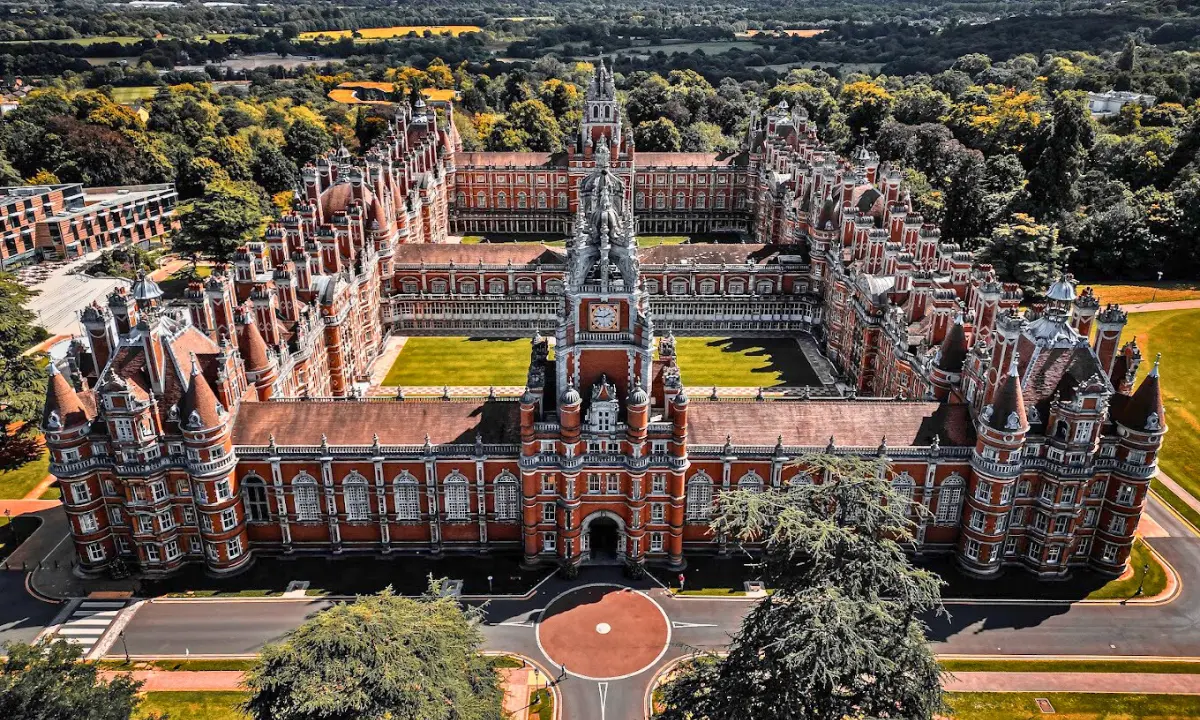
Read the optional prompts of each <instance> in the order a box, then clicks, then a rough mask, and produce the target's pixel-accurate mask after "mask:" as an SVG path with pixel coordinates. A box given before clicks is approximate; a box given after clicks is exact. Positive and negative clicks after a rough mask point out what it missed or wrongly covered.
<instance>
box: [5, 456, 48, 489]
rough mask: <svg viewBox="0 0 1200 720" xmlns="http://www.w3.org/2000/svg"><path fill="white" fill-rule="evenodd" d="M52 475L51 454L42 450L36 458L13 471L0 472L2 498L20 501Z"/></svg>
mask: <svg viewBox="0 0 1200 720" xmlns="http://www.w3.org/2000/svg"><path fill="white" fill-rule="evenodd" d="M49 474H50V452H49V451H48V450H42V451H41V452H40V453H39V454H38V456H37V457H36V458H34V459H33V460H30V461H29V462H27V463H25V464H24V465H21V466H19V467H17V468H14V469H12V470H0V498H6V499H13V500H20V499H21V498H23V497H25V496H26V495H28V494H29V491H30V490H33V489H34V488H35V487H37V486H38V483H40V482H41V481H42V480H45V479H46V476H47V475H49Z"/></svg>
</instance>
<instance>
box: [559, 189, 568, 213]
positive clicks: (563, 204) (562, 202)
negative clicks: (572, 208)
mask: <svg viewBox="0 0 1200 720" xmlns="http://www.w3.org/2000/svg"><path fill="white" fill-rule="evenodd" d="M558 209H559V210H566V209H567V194H566V193H565V192H564V193H559V194H558Z"/></svg>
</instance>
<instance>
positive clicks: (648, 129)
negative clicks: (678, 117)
mask: <svg viewBox="0 0 1200 720" xmlns="http://www.w3.org/2000/svg"><path fill="white" fill-rule="evenodd" d="M633 141H634V142H635V143H636V144H637V149H638V150H643V151H646V152H679V149H680V148H681V147H683V136H682V135H680V133H679V128H677V127H675V123H673V122H671V120H670V118H665V117H664V118H659V119H657V120H646V121H644V122H642V123H640V124H639V125H638V126H637V127H635V128H634V129H633Z"/></svg>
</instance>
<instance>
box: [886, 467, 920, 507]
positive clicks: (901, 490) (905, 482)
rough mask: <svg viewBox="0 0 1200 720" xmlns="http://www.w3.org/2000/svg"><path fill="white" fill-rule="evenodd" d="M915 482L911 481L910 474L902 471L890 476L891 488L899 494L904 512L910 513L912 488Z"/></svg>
mask: <svg viewBox="0 0 1200 720" xmlns="http://www.w3.org/2000/svg"><path fill="white" fill-rule="evenodd" d="M915 487H916V483H915V482H913V478H912V475H909V474H908V473H906V472H902V473H900V474H899V475H896V476H895V477H893V478H892V489H893V490H895V491H896V494H897V495H898V496H900V501H901V502H902V503H904V514H905V515H909V514H911V513H912V499H913V488H915Z"/></svg>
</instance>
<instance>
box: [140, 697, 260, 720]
mask: <svg viewBox="0 0 1200 720" xmlns="http://www.w3.org/2000/svg"><path fill="white" fill-rule="evenodd" d="M246 698H247V693H245V692H242V691H240V690H224V691H172V692H149V693H146V694H145V695H143V697H142V702H141V704H139V705H138V708H137V710H136V711H135V712H134V718H136V719H137V720H142V719H143V718H149V717H151V716H153V715H166V716H167V717H170V718H176V719H177V720H241V719H242V718H248V717H249V716H248V715H246V714H245V713H243V712H242V711H241V709H239V707H238V706H239V705H240V704H241V703H242V702H244V701H245V700H246Z"/></svg>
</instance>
